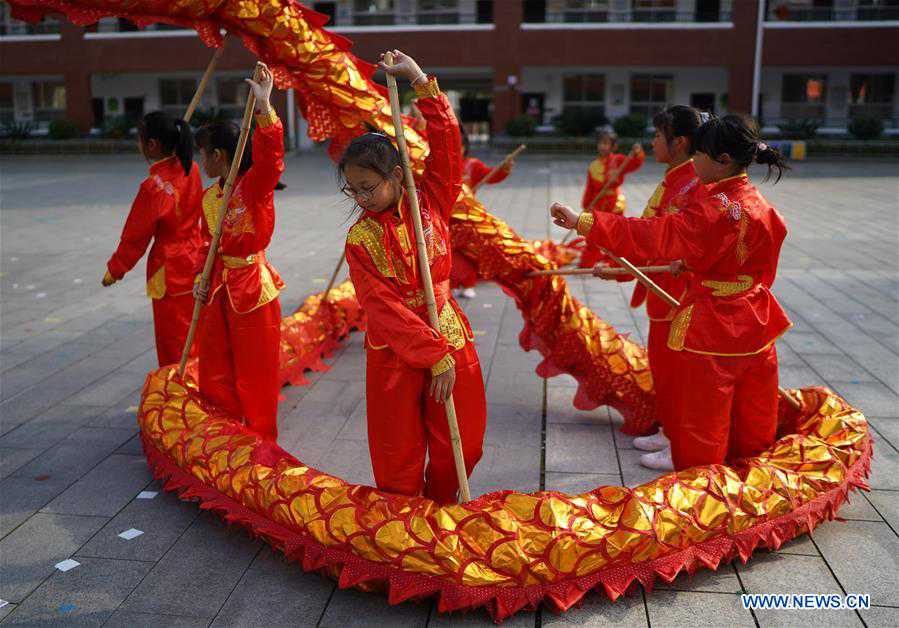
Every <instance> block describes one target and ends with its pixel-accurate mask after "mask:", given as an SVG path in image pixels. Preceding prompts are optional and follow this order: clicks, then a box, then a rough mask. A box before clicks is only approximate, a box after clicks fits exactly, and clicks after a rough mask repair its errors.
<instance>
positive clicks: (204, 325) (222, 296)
mask: <svg viewBox="0 0 899 628" xmlns="http://www.w3.org/2000/svg"><path fill="white" fill-rule="evenodd" d="M259 67H260V80H259V82H258V83H256V82H254V81H251V80H249V79H247V82H248V83H249V84H250V86H251V88H252V90H253V93H254V94H255V96H256V130H255V131H254V132H253V141H252V153H251V152H250V147H249V146H248V147H247V150H246V151H245V152H244V156H243V161H242V162H241V164H240V169H239V173H238V176H237V180H236V181H235V183H234V193H233V194H232V196H231V202H230V204H229V206H228V210H227V214H226V215H225V220H224V223H223V225H222V236H221V240H220V241H219V246H218V250H217V251H216V257H215V265H214V266H213V270H212V276H211V279H210V282H209V286H208V288H207V290H205V291H201V288H200V287H199V284H198V288H197V293H198V298H200V299H201V301H203V302H204V303H206V306H205V307H204V308H203V309H202V314H201V319H200V329H199V346H200V392H201V393H202V394H203V395H204V396H205V397H206V399H209V400H210V401H211V402H213V403H214V404H215V405H217V406H218V407H220V408H221V409H223V410H224V411H225V412H227V413H228V414H230V415H232V416H235V417H243V418H244V419H245V421H246V424H247V426H248V427H249V428H250V429H252V430H253V431H255V432H256V433H258V434H259V435H260V436H262V437H263V438H265V439H269V440H276V439H277V437H278V422H277V415H278V389H279V388H280V381H279V379H278V358H279V351H280V341H281V336H280V334H281V305H280V302H279V301H278V294H279V293H280V291H281V289H282V288H283V287H284V282H282V281H281V277H279V276H278V273H277V272H276V271H275V269H274V268H273V267H272V266H271V264H269V263H268V260H266V258H265V249H266V247H268V245H269V243H270V242H271V239H272V233H273V232H274V229H275V205H274V200H273V190H274V189H275V184H276V183H277V182H278V178H279V177H280V176H281V172H282V171H283V170H284V129H283V127H282V126H281V122H280V120H278V116H277V115H276V114H275V111H274V109H272V107H271V105H270V104H269V96H270V95H271V91H272V74H271V72H270V71H269V70H268V68H267V67H265V65H264V64H261V63H260V64H259ZM239 137H240V128H239V127H238V126H237V125H236V124H234V123H233V122H217V123H213V124H210V125H207V126H205V127H203V128H202V129H200V131H199V132H198V133H197V144H198V145H199V147H200V155H201V157H202V162H203V169H204V170H205V171H206V175H207V176H209V177H213V178H217V179H218V181H217V182H216V183H215V184H214V185H212V186H211V187H210V188H209V189H207V190H206V192H205V194H204V195H203V203H202V207H203V216H202V220H203V229H202V234H203V238H204V239H205V247H204V250H203V254H202V256H201V261H202V260H205V258H206V253H207V252H208V250H209V246H210V243H211V240H212V234H213V232H214V230H215V225H216V223H217V221H218V216H219V212H221V211H222V207H221V204H222V188H223V186H224V178H225V177H226V176H227V175H228V171H229V169H230V167H231V160H232V158H233V156H234V152H235V150H236V149H237V142H238V139H239Z"/></svg>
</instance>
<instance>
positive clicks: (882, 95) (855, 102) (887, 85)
mask: <svg viewBox="0 0 899 628" xmlns="http://www.w3.org/2000/svg"><path fill="white" fill-rule="evenodd" d="M849 89H850V92H851V96H850V98H851V100H850V102H849V117H850V118H853V117H855V116H861V115H865V116H875V117H877V118H891V117H893V99H894V97H895V93H896V75H895V74H853V75H852V76H851V77H850V78H849Z"/></svg>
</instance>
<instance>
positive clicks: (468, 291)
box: [461, 288, 478, 299]
mask: <svg viewBox="0 0 899 628" xmlns="http://www.w3.org/2000/svg"><path fill="white" fill-rule="evenodd" d="M461 296H462V298H463V299H473V298H475V297H476V296H478V293H477V292H475V291H474V288H465V289H464V290H463V291H462V295H461Z"/></svg>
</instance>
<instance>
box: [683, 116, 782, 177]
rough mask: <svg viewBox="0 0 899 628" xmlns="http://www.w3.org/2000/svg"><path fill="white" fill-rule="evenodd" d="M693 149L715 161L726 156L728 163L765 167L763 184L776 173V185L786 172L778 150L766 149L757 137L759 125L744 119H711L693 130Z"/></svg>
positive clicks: (727, 117)
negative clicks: (694, 132) (766, 169)
mask: <svg viewBox="0 0 899 628" xmlns="http://www.w3.org/2000/svg"><path fill="white" fill-rule="evenodd" d="M695 145H696V150H698V151H700V152H702V153H705V154H706V155H708V156H709V157H711V158H712V159H715V160H718V159H720V157H721V155H724V154H727V155H729V156H730V158H731V160H732V161H733V162H734V163H736V164H738V165H739V166H741V167H742V168H744V169H745V168H748V167H749V165H750V164H751V163H753V162H755V163H759V164H762V165H764V166H768V173H767V174H766V175H765V181H767V180H768V179H770V178H771V173H772V172H773V171H775V170H776V171H777V179H775V181H774V182H775V183H777V182H778V181H780V179H781V177H782V176H783V173H784V172H785V171H786V170H789V169H790V167H789V166H788V165H787V162H786V159H785V158H784V156H783V155H782V154H781V153H780V151H779V150H777V149H776V148H774V147H773V146H768V144H766V143H765V142H763V141H762V138H761V137H760V135H759V128H758V125H757V124H756V123H755V121H754V120H752V119H751V118H747V117H746V116H741V115H736V114H730V115H726V116H724V117H723V118H718V117H717V116H714V115H713V116H711V118H710V119H709V121H708V122H706V123H705V124H703V125H702V126H701V127H699V129H698V130H697V131H696V138H695Z"/></svg>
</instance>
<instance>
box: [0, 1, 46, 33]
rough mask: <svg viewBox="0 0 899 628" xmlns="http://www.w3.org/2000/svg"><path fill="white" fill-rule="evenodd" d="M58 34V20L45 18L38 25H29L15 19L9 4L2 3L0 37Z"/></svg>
mask: <svg viewBox="0 0 899 628" xmlns="http://www.w3.org/2000/svg"><path fill="white" fill-rule="evenodd" d="M58 32H59V20H58V19H56V18H51V17H45V18H43V19H42V20H41V21H40V22H38V23H37V24H29V23H28V22H23V21H21V20H17V19H15V18H13V17H12V11H11V9H10V6H9V4H7V3H6V2H2V3H0V35H43V34H47V33H58Z"/></svg>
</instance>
